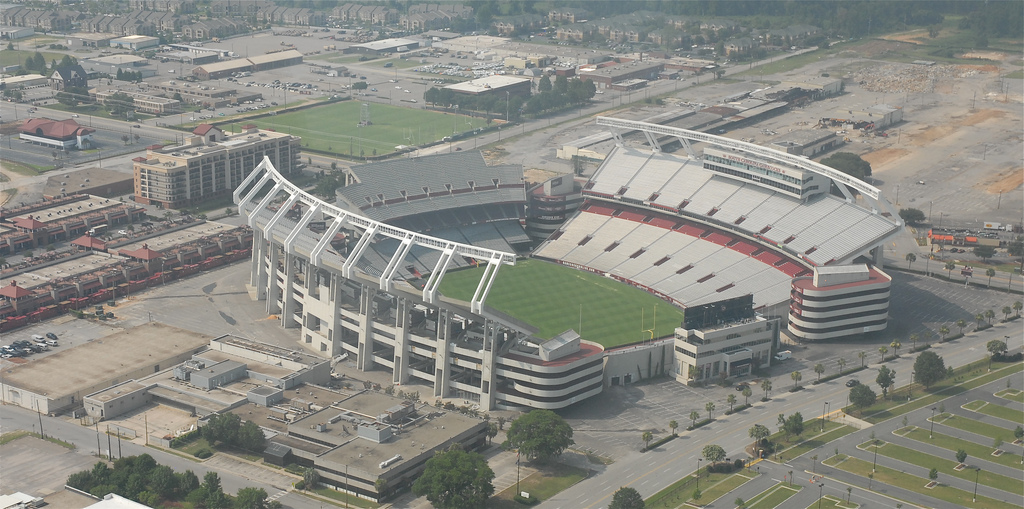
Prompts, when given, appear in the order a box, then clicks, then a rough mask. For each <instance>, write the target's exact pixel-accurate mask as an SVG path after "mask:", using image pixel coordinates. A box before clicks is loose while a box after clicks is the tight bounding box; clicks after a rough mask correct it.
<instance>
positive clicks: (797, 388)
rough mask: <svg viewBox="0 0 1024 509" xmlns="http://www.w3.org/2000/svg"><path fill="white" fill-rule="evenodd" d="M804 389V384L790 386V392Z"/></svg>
mask: <svg viewBox="0 0 1024 509" xmlns="http://www.w3.org/2000/svg"><path fill="white" fill-rule="evenodd" d="M802 390H804V386H802V385H798V386H796V387H792V388H790V389H789V392H797V391H802Z"/></svg>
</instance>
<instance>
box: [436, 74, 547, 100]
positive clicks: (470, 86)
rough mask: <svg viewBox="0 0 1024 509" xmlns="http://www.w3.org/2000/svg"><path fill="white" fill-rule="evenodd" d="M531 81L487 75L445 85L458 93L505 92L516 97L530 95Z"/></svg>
mask: <svg viewBox="0 0 1024 509" xmlns="http://www.w3.org/2000/svg"><path fill="white" fill-rule="evenodd" d="M531 83H532V82H531V81H530V80H529V79H527V78H517V77H515V76H487V77H485V78H477V79H475V80H469V81H464V82H462V83H455V84H452V85H448V86H446V87H444V88H445V89H447V90H451V91H453V92H455V93H456V94H462V95H499V96H504V95H505V92H508V93H509V94H510V95H514V96H516V97H523V98H526V97H529V96H530V88H531Z"/></svg>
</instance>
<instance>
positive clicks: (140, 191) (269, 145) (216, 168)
mask: <svg viewBox="0 0 1024 509" xmlns="http://www.w3.org/2000/svg"><path fill="white" fill-rule="evenodd" d="M192 134H193V135H194V136H193V137H191V138H189V139H187V140H185V143H184V144H182V145H175V146H167V147H163V146H160V145H154V146H152V147H149V148H148V149H147V151H146V156H145V157H137V158H135V159H134V173H135V201H137V202H139V203H144V204H159V205H161V206H163V207H165V208H181V207H187V206H189V205H193V204H196V203H199V202H201V201H203V200H206V199H209V198H214V197H218V196H224V195H227V194H229V193H230V192H231V191H232V190H234V188H236V187H238V185H239V184H240V183H241V182H242V180H243V179H244V178H245V177H246V176H247V175H248V174H249V173H250V172H252V170H253V168H255V167H256V165H258V164H260V162H261V161H263V157H264V156H267V157H269V158H270V160H271V161H272V162H273V163H274V165H275V166H276V167H278V168H281V170H280V171H281V172H282V173H284V174H291V173H292V172H293V171H298V170H299V169H300V168H301V164H300V161H299V151H300V142H301V139H300V138H299V137H297V136H292V135H289V134H284V133H278V132H274V131H263V130H260V129H258V128H257V127H256V126H255V125H251V124H250V125H246V126H243V127H242V132H241V133H240V134H232V135H228V134H225V133H224V131H222V130H221V129H220V128H218V127H216V126H213V125H210V124H202V125H200V126H199V127H197V128H196V129H195V130H194V131H192Z"/></svg>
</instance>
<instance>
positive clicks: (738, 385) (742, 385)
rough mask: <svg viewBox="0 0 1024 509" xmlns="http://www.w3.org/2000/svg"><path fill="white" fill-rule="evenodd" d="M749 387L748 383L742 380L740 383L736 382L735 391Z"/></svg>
mask: <svg viewBox="0 0 1024 509" xmlns="http://www.w3.org/2000/svg"><path fill="white" fill-rule="evenodd" d="M749 387H750V384H748V383H747V382H743V383H741V384H736V391H737V392H741V391H743V389H747V388H749Z"/></svg>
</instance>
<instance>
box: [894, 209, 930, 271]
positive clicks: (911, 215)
mask: <svg viewBox="0 0 1024 509" xmlns="http://www.w3.org/2000/svg"><path fill="white" fill-rule="evenodd" d="M900 219H903V222H905V223H907V224H909V225H916V224H920V223H923V222H924V219H925V216H924V212H921V211H920V210H918V209H910V208H907V209H900ZM911 254H913V253H911ZM914 258H915V259H916V258H917V257H916V256H915V257H914ZM907 261H910V260H909V258H908V260H907Z"/></svg>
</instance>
